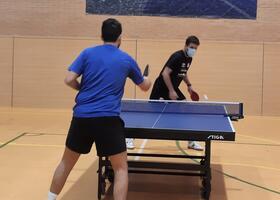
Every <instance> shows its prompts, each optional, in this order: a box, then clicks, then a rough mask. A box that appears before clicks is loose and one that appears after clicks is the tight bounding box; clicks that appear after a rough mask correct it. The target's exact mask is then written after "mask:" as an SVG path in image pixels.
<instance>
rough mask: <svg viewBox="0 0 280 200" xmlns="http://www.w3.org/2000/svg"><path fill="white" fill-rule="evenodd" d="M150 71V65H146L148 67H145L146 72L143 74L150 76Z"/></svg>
mask: <svg viewBox="0 0 280 200" xmlns="http://www.w3.org/2000/svg"><path fill="white" fill-rule="evenodd" d="M149 71H150V66H149V65H146V67H145V70H144V72H143V76H146V77H147V76H149V73H150V72H149Z"/></svg>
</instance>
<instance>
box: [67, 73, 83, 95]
mask: <svg viewBox="0 0 280 200" xmlns="http://www.w3.org/2000/svg"><path fill="white" fill-rule="evenodd" d="M79 76H80V75H79V74H77V73H75V72H73V71H68V72H67V74H66V76H65V79H64V83H65V84H66V85H67V86H69V87H71V88H73V89H74V90H78V91H79V90H80V87H81V85H80V83H79V81H78V78H79Z"/></svg>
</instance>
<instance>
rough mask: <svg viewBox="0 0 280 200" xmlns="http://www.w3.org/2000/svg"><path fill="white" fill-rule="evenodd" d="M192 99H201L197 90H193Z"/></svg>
mask: <svg viewBox="0 0 280 200" xmlns="http://www.w3.org/2000/svg"><path fill="white" fill-rule="evenodd" d="M191 100H192V101H199V95H198V94H197V92H195V91H192V92H191Z"/></svg>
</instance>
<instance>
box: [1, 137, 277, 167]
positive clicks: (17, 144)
mask: <svg viewBox="0 0 280 200" xmlns="http://www.w3.org/2000/svg"><path fill="white" fill-rule="evenodd" d="M1 144H4V143H2V142H0V145H1ZM8 145H11V146H27V147H58V148H63V147H65V145H52V144H19V143H15V142H13V143H10V144H8ZM211 164H216V165H231V166H242V167H252V168H259V169H267V170H274V171H280V169H279V168H274V167H267V166H262V165H250V164H244V163H225V162H212V163H211Z"/></svg>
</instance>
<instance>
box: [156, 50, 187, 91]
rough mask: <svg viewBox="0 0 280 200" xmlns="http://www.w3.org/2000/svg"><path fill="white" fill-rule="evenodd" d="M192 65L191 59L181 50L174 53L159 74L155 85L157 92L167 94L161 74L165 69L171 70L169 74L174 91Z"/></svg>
mask: <svg viewBox="0 0 280 200" xmlns="http://www.w3.org/2000/svg"><path fill="white" fill-rule="evenodd" d="M191 63H192V58H191V57H188V56H186V55H185V53H184V51H183V50H180V51H176V52H175V53H173V54H172V55H171V56H170V58H169V59H168V61H167V62H166V64H165V65H164V67H163V69H162V70H161V72H160V75H159V77H158V78H157V80H156V82H155V84H156V87H157V89H158V90H159V91H161V92H162V93H166V92H168V88H167V86H166V85H165V82H164V80H163V76H162V72H163V70H164V69H165V67H168V68H170V69H172V73H171V74H170V78H171V82H172V85H173V87H174V89H175V90H177V89H178V88H179V85H180V84H181V82H182V80H183V79H184V78H185V76H186V74H187V72H188V70H189V68H190V66H191Z"/></svg>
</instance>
